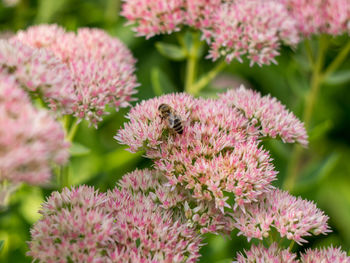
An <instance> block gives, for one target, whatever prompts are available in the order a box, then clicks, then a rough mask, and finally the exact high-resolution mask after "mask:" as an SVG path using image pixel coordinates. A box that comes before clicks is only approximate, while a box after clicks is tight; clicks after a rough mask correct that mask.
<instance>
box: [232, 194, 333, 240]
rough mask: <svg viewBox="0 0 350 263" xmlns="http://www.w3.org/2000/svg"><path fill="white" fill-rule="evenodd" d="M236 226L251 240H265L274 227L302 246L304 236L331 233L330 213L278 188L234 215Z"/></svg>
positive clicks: (283, 235)
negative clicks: (328, 223)
mask: <svg viewBox="0 0 350 263" xmlns="http://www.w3.org/2000/svg"><path fill="white" fill-rule="evenodd" d="M234 219H235V221H236V222H235V223H234V225H235V227H236V228H238V229H239V230H240V232H239V234H243V235H244V236H246V237H247V238H248V239H249V240H250V239H251V238H258V239H263V238H266V237H268V236H269V232H270V231H271V228H272V227H274V228H275V229H276V230H277V231H278V232H279V233H280V235H281V237H286V238H287V239H290V240H294V241H295V242H297V243H298V244H300V245H301V243H302V242H307V241H306V240H305V239H304V238H303V237H304V236H310V235H311V234H314V235H319V234H326V233H328V232H330V230H329V227H328V225H327V221H328V216H326V215H324V213H323V212H322V211H321V210H319V209H318V208H317V207H316V205H315V204H314V203H312V202H310V201H306V200H302V199H301V198H296V197H294V196H291V195H290V194H289V193H288V192H284V191H281V190H278V189H275V190H273V191H271V192H269V193H267V194H266V195H265V196H261V197H260V200H259V201H258V202H255V203H252V204H249V205H247V206H246V207H245V209H244V212H242V211H237V212H236V213H235V215H234Z"/></svg>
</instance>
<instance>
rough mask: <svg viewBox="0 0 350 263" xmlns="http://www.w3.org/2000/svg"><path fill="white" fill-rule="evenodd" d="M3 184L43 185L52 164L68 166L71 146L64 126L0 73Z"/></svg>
mask: <svg viewBox="0 0 350 263" xmlns="http://www.w3.org/2000/svg"><path fill="white" fill-rule="evenodd" d="M0 127H5V128H4V129H1V130H0V181H3V180H9V181H10V182H15V183H17V182H27V183H30V184H43V183H46V182H47V181H48V179H49V178H50V176H51V168H50V165H51V164H52V163H54V164H57V165H62V164H64V163H65V162H66V161H67V159H68V147H69V144H68V143H67V142H66V141H65V140H64V132H63V129H62V127H61V126H60V124H59V123H58V122H56V121H55V119H54V118H53V117H52V116H50V115H49V113H48V112H47V111H45V110H37V109H35V108H34V107H33V106H32V104H31V102H30V99H29V97H28V96H27V94H26V93H25V92H24V91H23V90H22V89H21V88H20V87H19V84H18V83H17V81H16V80H15V79H14V78H13V77H11V76H6V75H2V74H0Z"/></svg>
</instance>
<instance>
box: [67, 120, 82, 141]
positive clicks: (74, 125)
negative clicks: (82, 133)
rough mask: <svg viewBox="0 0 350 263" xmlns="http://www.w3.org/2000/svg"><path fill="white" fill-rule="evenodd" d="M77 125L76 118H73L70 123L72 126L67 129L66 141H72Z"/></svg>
mask: <svg viewBox="0 0 350 263" xmlns="http://www.w3.org/2000/svg"><path fill="white" fill-rule="evenodd" d="M78 127H79V122H78V121H77V120H75V121H74V122H73V124H72V126H71V127H70V129H69V132H68V135H67V139H68V141H70V142H72V141H73V139H74V135H75V133H76V132H77V130H78Z"/></svg>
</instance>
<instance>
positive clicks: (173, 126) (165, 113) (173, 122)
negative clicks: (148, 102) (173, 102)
mask: <svg viewBox="0 0 350 263" xmlns="http://www.w3.org/2000/svg"><path fill="white" fill-rule="evenodd" d="M158 110H159V112H160V115H159V116H160V118H161V119H162V121H163V120H166V121H167V126H168V128H169V129H170V130H172V131H175V132H176V133H178V134H182V133H183V131H184V128H183V126H182V121H181V118H180V116H179V115H177V114H176V112H175V110H174V109H173V108H172V107H170V106H169V105H168V104H164V103H162V104H160V105H159V107H158Z"/></svg>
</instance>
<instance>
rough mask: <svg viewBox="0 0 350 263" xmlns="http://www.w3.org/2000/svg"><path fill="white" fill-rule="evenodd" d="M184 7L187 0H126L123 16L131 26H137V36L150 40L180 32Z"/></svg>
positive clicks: (135, 29) (135, 28)
mask: <svg viewBox="0 0 350 263" xmlns="http://www.w3.org/2000/svg"><path fill="white" fill-rule="evenodd" d="M184 5H185V0H168V1H163V0H124V3H123V6H122V12H121V14H122V16H124V17H125V18H126V19H128V20H129V24H136V26H135V27H134V31H136V32H137V35H139V36H146V38H150V37H152V36H154V35H158V34H164V33H168V34H170V33H171V32H175V31H179V30H180V25H181V24H182V23H183V22H184V11H183V8H184Z"/></svg>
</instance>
